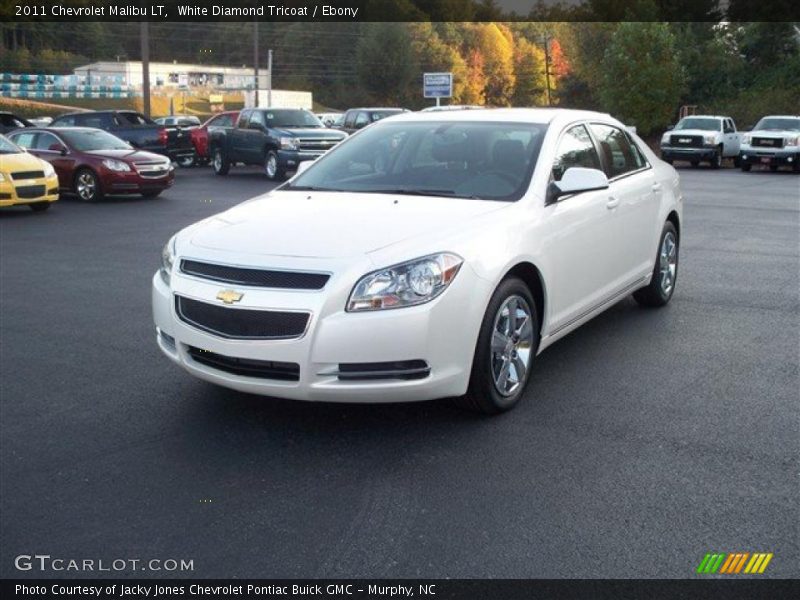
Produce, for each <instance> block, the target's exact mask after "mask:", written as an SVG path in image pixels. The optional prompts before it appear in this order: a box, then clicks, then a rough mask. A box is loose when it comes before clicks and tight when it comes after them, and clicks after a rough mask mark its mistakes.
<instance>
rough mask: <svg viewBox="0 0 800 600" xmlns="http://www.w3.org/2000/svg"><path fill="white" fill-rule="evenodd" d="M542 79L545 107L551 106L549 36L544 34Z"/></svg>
mask: <svg viewBox="0 0 800 600" xmlns="http://www.w3.org/2000/svg"><path fill="white" fill-rule="evenodd" d="M544 78H545V81H547V106H553V101H552V98H551V97H550V36H549V35H547V33H545V34H544Z"/></svg>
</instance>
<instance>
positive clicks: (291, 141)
mask: <svg viewBox="0 0 800 600" xmlns="http://www.w3.org/2000/svg"><path fill="white" fill-rule="evenodd" d="M280 142H281V148H283V149H285V150H297V138H293V137H282V138H281V139H280Z"/></svg>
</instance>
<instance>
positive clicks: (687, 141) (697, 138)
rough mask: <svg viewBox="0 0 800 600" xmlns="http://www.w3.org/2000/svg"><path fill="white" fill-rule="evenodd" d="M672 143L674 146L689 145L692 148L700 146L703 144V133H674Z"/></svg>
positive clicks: (671, 138)
mask: <svg viewBox="0 0 800 600" xmlns="http://www.w3.org/2000/svg"><path fill="white" fill-rule="evenodd" d="M670 143H671V144H672V145H673V146H688V147H692V148H700V147H701V146H702V145H703V136H702V135H673V136H671V137H670Z"/></svg>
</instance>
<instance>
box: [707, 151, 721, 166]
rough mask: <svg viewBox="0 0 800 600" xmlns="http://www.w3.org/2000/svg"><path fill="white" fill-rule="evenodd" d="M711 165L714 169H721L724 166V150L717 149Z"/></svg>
mask: <svg viewBox="0 0 800 600" xmlns="http://www.w3.org/2000/svg"><path fill="white" fill-rule="evenodd" d="M710 164H711V168H712V169H719V168H720V167H721V166H722V148H717V150H716V151H715V152H714V156H712V157H711V162H710Z"/></svg>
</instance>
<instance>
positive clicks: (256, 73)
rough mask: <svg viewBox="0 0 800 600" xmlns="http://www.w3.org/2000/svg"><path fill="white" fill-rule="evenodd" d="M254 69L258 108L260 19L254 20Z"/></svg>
mask: <svg viewBox="0 0 800 600" xmlns="http://www.w3.org/2000/svg"><path fill="white" fill-rule="evenodd" d="M253 71H254V72H255V83H256V85H255V104H256V108H258V21H253Z"/></svg>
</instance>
